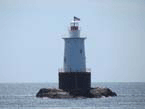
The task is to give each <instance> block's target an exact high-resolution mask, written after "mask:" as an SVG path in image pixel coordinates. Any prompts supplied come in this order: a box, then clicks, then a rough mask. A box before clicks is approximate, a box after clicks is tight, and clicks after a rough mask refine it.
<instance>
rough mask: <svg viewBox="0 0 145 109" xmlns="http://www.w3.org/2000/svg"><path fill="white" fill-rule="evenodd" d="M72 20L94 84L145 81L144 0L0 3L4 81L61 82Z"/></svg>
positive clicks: (0, 71) (0, 67)
mask: <svg viewBox="0 0 145 109" xmlns="http://www.w3.org/2000/svg"><path fill="white" fill-rule="evenodd" d="M73 16H77V17H80V18H81V23H80V25H81V34H82V36H85V37H87V40H85V41H86V42H85V49H86V60H87V67H88V68H91V69H92V82H145V43H144V42H145V0H0V82H14V83H15V82H58V68H61V67H62V66H63V53H64V41H63V39H61V38H62V37H64V36H65V37H66V36H67V35H68V26H69V23H70V21H71V20H72V18H73Z"/></svg>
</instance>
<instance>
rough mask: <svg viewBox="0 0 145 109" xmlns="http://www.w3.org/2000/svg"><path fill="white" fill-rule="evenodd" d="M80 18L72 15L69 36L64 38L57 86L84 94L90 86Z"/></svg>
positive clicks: (89, 73) (89, 74)
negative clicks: (61, 66) (61, 64)
mask: <svg viewBox="0 0 145 109" xmlns="http://www.w3.org/2000/svg"><path fill="white" fill-rule="evenodd" d="M79 23H80V18H77V17H74V19H73V21H72V22H71V23H70V26H69V36H68V37H65V38H63V39H64V43H65V44H64V59H63V68H62V69H61V70H59V88H60V89H63V90H65V91H69V92H72V91H73V92H74V91H77V93H78V92H79V95H85V94H87V92H88V91H89V89H90V87H91V71H90V69H87V68H86V56H85V39H86V37H81V36H80V27H79Z"/></svg>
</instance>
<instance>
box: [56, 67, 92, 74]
mask: <svg viewBox="0 0 145 109" xmlns="http://www.w3.org/2000/svg"><path fill="white" fill-rule="evenodd" d="M58 72H62V73H63V72H91V69H90V68H85V69H80V70H72V69H64V68H59V69H58Z"/></svg>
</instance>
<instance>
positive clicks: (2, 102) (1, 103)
mask: <svg viewBox="0 0 145 109" xmlns="http://www.w3.org/2000/svg"><path fill="white" fill-rule="evenodd" d="M97 86H99V87H108V88H111V89H112V90H113V91H115V92H116V93H117V95H118V96H117V97H108V98H105V97H102V98H77V99H76V98H73V99H50V98H36V97H35V95H36V93H37V92H38V91H39V89H40V88H47V87H51V88H57V87H58V84H56V83H18V84H13V83H0V109H53V108H54V109H64V108H66V109H145V83H92V87H97Z"/></svg>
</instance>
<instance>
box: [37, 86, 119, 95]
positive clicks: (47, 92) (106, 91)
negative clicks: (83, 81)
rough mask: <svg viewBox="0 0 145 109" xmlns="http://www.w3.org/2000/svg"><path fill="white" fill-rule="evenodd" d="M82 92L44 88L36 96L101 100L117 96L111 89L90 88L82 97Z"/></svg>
mask: <svg viewBox="0 0 145 109" xmlns="http://www.w3.org/2000/svg"><path fill="white" fill-rule="evenodd" d="M80 93H81V91H80V90H71V91H69V92H68V91H64V90H62V89H55V88H53V89H52V88H48V89H46V88H42V89H40V90H39V92H38V93H37V94H36V97H48V98H79V97H85V98H101V97H103V96H104V97H109V96H117V94H116V93H115V92H113V91H112V90H111V89H109V88H99V87H96V88H90V89H89V91H88V93H86V94H85V95H83V96H82V95H80Z"/></svg>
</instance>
